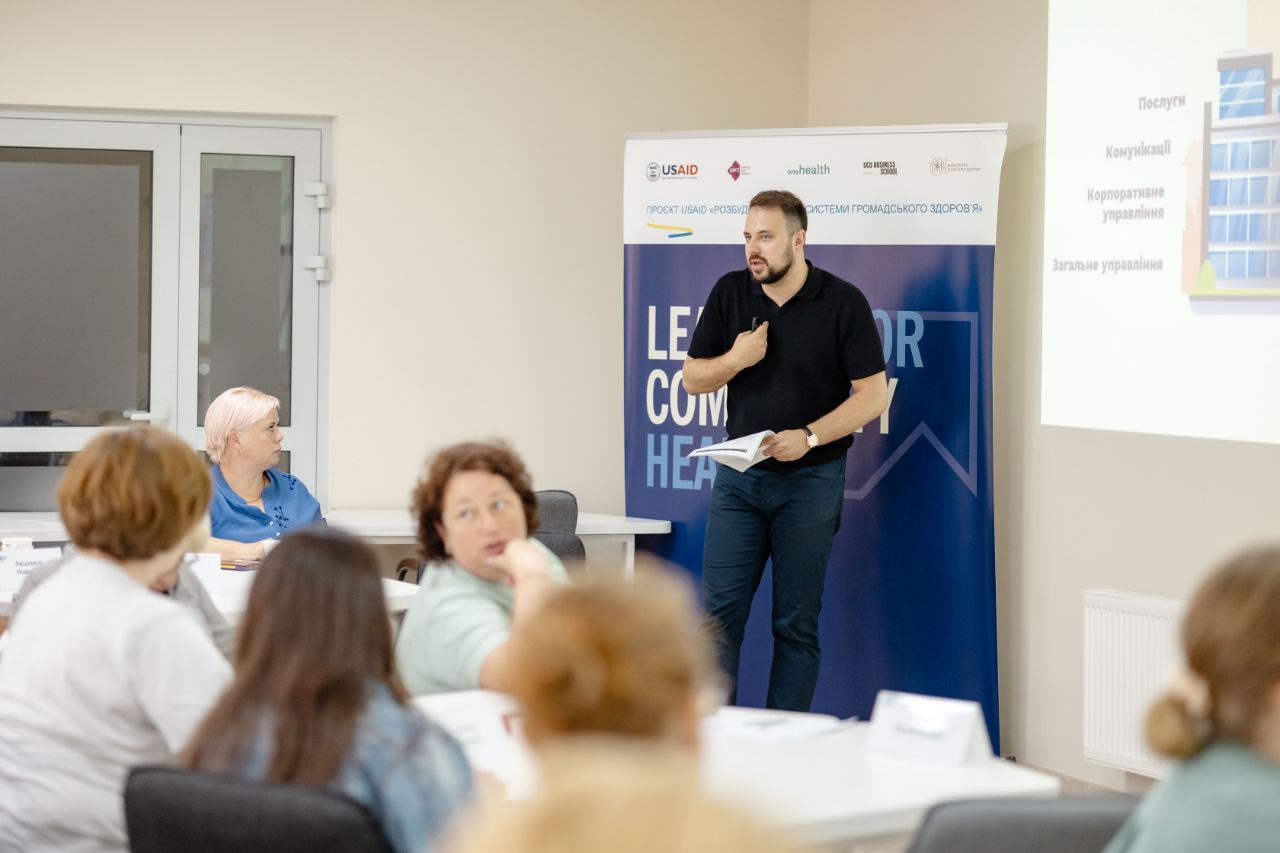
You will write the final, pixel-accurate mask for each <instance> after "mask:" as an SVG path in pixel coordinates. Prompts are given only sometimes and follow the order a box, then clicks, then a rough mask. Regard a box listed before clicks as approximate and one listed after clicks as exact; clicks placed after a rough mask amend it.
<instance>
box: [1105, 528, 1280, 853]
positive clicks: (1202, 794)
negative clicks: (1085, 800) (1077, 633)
mask: <svg viewBox="0 0 1280 853" xmlns="http://www.w3.org/2000/svg"><path fill="white" fill-rule="evenodd" d="M1182 647H1183V650H1184V652H1185V653H1186V659H1187V661H1186V662H1187V667H1188V670H1189V671H1188V673H1187V674H1186V675H1185V676H1183V678H1182V679H1181V681H1180V682H1179V684H1178V685H1177V686H1176V687H1174V688H1173V689H1171V690H1170V691H1169V692H1168V693H1166V694H1165V695H1164V696H1162V697H1160V698H1159V699H1158V700H1157V701H1156V703H1155V704H1154V705H1152V707H1151V711H1150V712H1149V713H1148V715H1147V740H1148V742H1150V744H1151V746H1152V748H1153V749H1155V750H1156V751H1157V752H1159V753H1160V754H1162V755H1164V756H1166V757H1168V758H1174V759H1178V760H1180V761H1181V762H1183V763H1182V764H1181V765H1180V766H1179V767H1178V769H1177V770H1175V771H1174V773H1173V775H1172V776H1171V777H1170V778H1169V779H1168V780H1167V781H1165V782H1164V783H1162V784H1161V785H1159V786H1158V787H1156V788H1155V789H1153V790H1152V791H1151V793H1150V794H1148V795H1147V798H1146V799H1145V800H1144V801H1143V803H1142V805H1141V806H1139V807H1138V810H1137V812H1135V813H1134V815H1133V817H1132V818H1130V820H1129V822H1128V823H1127V824H1125V826H1124V827H1123V828H1122V829H1121V830H1120V833H1119V834H1118V835H1117V836H1116V838H1115V840H1113V841H1112V842H1111V845H1110V846H1109V847H1108V848H1107V853H1156V851H1159V853H1192V851H1204V850H1223V851H1228V850H1229V851H1232V853H1253V851H1257V853H1262V851H1273V850H1276V849H1278V848H1280V548H1270V549H1262V550H1256V551H1250V552H1247V553H1244V554H1242V555H1240V556H1239V557H1236V558H1235V559H1234V560H1231V561H1230V562H1229V563H1227V564H1226V565H1225V566H1223V567H1222V568H1220V569H1219V570H1218V571H1216V572H1214V573H1213V574H1212V575H1211V576H1210V577H1209V579H1208V580H1206V581H1205V582H1204V585H1203V586H1201V587H1200V590H1199V591H1198V592H1197V593H1196V596H1195V599H1194V600H1193V601H1192V602H1191V606H1190V607H1189V608H1188V609H1187V613H1186V616H1185V617H1184V618H1183V621H1182Z"/></svg>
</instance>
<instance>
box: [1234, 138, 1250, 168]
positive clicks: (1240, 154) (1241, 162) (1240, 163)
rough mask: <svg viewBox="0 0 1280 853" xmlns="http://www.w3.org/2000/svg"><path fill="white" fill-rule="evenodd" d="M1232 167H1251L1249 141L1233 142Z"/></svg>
mask: <svg viewBox="0 0 1280 853" xmlns="http://www.w3.org/2000/svg"><path fill="white" fill-rule="evenodd" d="M1231 168H1232V169H1247V168H1249V143H1247V142H1233V143H1231Z"/></svg>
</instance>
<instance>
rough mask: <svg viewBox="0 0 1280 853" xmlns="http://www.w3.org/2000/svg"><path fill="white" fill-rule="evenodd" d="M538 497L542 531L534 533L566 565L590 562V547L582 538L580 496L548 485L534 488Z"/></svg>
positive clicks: (534, 494) (539, 525) (540, 529)
mask: <svg viewBox="0 0 1280 853" xmlns="http://www.w3.org/2000/svg"><path fill="white" fill-rule="evenodd" d="M533 496H534V497H535V498H537V499H538V519H539V524H538V531H537V532H536V533H534V534H533V538H534V539H537V540H538V541H539V542H541V543H542V544H543V545H546V546H547V548H548V549H549V550H550V551H551V553H553V554H555V555H556V556H557V557H559V558H560V562H562V563H565V564H566V565H568V564H570V563H577V564H578V565H581V564H582V563H584V562H586V559H587V549H586V548H585V547H584V546H583V544H582V540H581V539H579V538H578V534H577V530H578V499H577V498H576V497H574V496H573V492H566V491H564V490H563V489H547V490H545V491H541V492H534V493H533Z"/></svg>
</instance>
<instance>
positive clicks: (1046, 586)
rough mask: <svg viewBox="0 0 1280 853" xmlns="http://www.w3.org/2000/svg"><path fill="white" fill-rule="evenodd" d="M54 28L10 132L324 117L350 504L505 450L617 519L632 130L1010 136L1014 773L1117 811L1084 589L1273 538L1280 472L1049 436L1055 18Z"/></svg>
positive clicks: (770, 11) (116, 19) (29, 67)
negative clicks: (463, 446)
mask: <svg viewBox="0 0 1280 853" xmlns="http://www.w3.org/2000/svg"><path fill="white" fill-rule="evenodd" d="M66 8H67V7H66V6H65V5H63V4H52V3H48V4H37V3H30V2H26V3H18V2H11V1H10V0H0V104H13V105H27V104H29V105H38V106H55V107H88V108H115V109H156V110H170V111H180V112H186V111H215V112H228V113H264V114H269V115H320V116H334V117H336V121H335V155H334V173H335V178H336V184H337V193H336V197H335V198H336V203H337V207H336V210H335V213H334V240H335V257H336V264H337V266H336V274H335V280H334V283H333V327H332V342H333V343H332V346H333V354H332V377H331V387H330V389H329V390H330V401H331V407H332V416H331V428H332V447H331V457H332V458H331V465H332V495H333V499H334V503H336V504H339V505H342V506H347V507H358V506H376V505H385V504H399V503H401V502H402V501H403V499H404V496H405V495H406V493H407V490H408V488H409V485H410V483H411V480H412V478H413V476H414V474H415V469H416V466H417V464H418V462H419V460H420V459H421V457H422V456H423V454H424V453H425V451H426V450H427V449H428V448H430V447H433V446H437V445H439V444H441V443H443V442H447V441H451V440H454V439H457V438H461V437H464V436H472V435H477V434H478V435H487V434H501V435H505V436H508V437H510V438H512V439H513V440H515V441H516V442H517V444H518V445H519V447H520V449H521V450H522V451H523V452H524V454H525V455H526V457H527V458H528V460H529V461H530V463H531V465H532V467H533V470H534V473H535V478H536V480H537V482H538V483H539V484H542V485H547V486H550V485H555V486H562V487H565V488H570V489H573V490H574V491H576V492H577V493H578V494H579V496H580V498H581V500H582V503H583V505H584V506H586V507H590V508H592V509H597V510H601V511H620V510H621V509H622V429H621V426H622V393H621V376H622V355H621V354H622V347H621V334H622V305H621V288H620V286H619V282H620V281H621V251H620V247H619V237H620V234H621V176H620V174H619V170H620V167H621V161H622V141H621V140H622V134H623V133H624V132H625V131H626V130H653V129H664V128H665V129H685V128H732V127H769V126H801V125H805V124H814V125H860V124H905V123H934V122H965V121H1007V122H1009V124H1010V132H1009V150H1008V154H1007V157H1006V160H1005V168H1004V175H1003V181H1002V194H1001V210H1000V224H999V250H998V253H997V259H996V291H997V293H996V302H995V313H996V317H995V407H996V413H995V414H996V420H995V426H996V430H995V437H996V503H997V529H996V535H997V562H998V574H999V578H998V593H999V608H1000V615H999V620H1000V654H1001V681H1002V684H1001V692H1002V697H1003V703H1004V709H1003V717H1004V727H1005V734H1006V739H1005V746H1006V750H1007V751H1012V752H1015V753H1017V754H1018V755H1019V756H1020V757H1021V758H1023V759H1024V760H1026V761H1030V762H1032V763H1036V764H1040V765H1043V766H1046V767H1050V768H1053V769H1055V770H1059V771H1062V772H1065V773H1069V774H1071V775H1074V776H1079V777H1082V778H1087V779H1091V780H1093V781H1098V782H1102V783H1104V784H1112V785H1119V784H1120V783H1121V782H1122V780H1121V779H1120V778H1119V774H1117V773H1114V772H1110V771H1104V770H1102V769H1100V768H1097V767H1094V766H1092V765H1089V764H1087V763H1086V762H1084V761H1083V760H1082V758H1081V745H1080V704H1081V695H1080V692H1081V691H1080V653H1079V650H1080V622H1081V620H1080V591H1081V590H1082V589H1084V588H1086V587H1091V586H1103V585H1105V586H1112V587H1120V588H1125V589H1132V590H1137V591H1142V592H1151V593H1159V594H1170V595H1183V594H1185V593H1186V592H1187V591H1188V590H1189V589H1190V587H1191V586H1192V584H1193V583H1194V582H1195V580H1196V579H1197V578H1198V577H1199V576H1200V575H1201V573H1202V572H1203V571H1204V569H1205V567H1206V566H1207V565H1208V564H1209V563H1210V561H1212V560H1214V559H1216V558H1217V557H1219V556H1220V555H1222V554H1224V553H1226V552H1227V551H1229V550H1231V549H1232V548H1234V547H1236V546H1237V545H1238V544H1240V543H1242V542H1245V541H1249V540H1253V539H1258V538H1261V537H1264V536H1266V535H1269V534H1270V535H1274V533H1275V532H1276V527H1277V525H1276V524H1275V522H1274V519H1275V517H1276V507H1277V504H1278V501H1277V488H1276V483H1277V482H1280V448H1276V447H1264V446H1258V445H1242V444H1231V443H1226V442H1203V441H1190V440H1185V439H1170V438H1157V437H1151V436H1140V435H1124V434H1117V433H1101V432H1088V431H1078V430H1068V429H1057V428H1045V427H1041V426H1040V425H1039V359H1040V292H1041V255H1042V236H1041V228H1042V216H1041V209H1042V207H1043V198H1044V192H1043V184H1044V180H1043V178H1044V165H1043V161H1044V127H1045V94H1044V92H1045V46H1046V34H1047V12H1046V2H1045V0H1039V2H1026V1H1025V0H975V2H972V3H969V4H962V5H960V6H957V5H955V4H953V3H944V2H942V1H941V0H930V2H924V1H923V0H895V1H894V2H889V1H888V0H812V2H811V3H809V4H805V3H801V2H794V3H789V4H788V3H782V4H780V3H777V2H768V3H765V2H757V0H703V1H702V2H699V3H691V4H690V3H680V2H674V0H649V2H646V3H643V4H640V3H623V2H601V3H595V4H589V3H570V2H565V0H549V2H542V3H518V2H491V3H483V4H465V3H451V4H441V3H423V2H408V0H406V2H401V3H393V2H371V3H368V4H365V5H363V6H359V7H357V6H354V5H352V4H350V3H347V2H339V1H338V0H309V1H308V2H301V0H289V2H285V1H284V0H277V2H272V3H249V2H223V3H219V4H194V3H168V2H143V0H120V2H116V3H112V4H80V5H79V6H78V7H77V13H76V14H75V15H68V14H65V9H66ZM357 9H358V11H356V10H357ZM1082 335H1084V336H1087V330H1082ZM1194 390H1195V389H1188V393H1189V394H1193V393H1194ZM1139 392H1140V389H1139Z"/></svg>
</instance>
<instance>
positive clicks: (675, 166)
mask: <svg viewBox="0 0 1280 853" xmlns="http://www.w3.org/2000/svg"><path fill="white" fill-rule="evenodd" d="M644 176H645V177H646V178H648V179H649V180H651V181H659V180H662V181H669V180H685V181H687V180H692V179H694V178H697V177H698V164H697V163H650V164H649V165H648V166H645V167H644Z"/></svg>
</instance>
